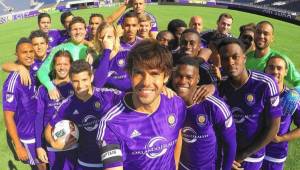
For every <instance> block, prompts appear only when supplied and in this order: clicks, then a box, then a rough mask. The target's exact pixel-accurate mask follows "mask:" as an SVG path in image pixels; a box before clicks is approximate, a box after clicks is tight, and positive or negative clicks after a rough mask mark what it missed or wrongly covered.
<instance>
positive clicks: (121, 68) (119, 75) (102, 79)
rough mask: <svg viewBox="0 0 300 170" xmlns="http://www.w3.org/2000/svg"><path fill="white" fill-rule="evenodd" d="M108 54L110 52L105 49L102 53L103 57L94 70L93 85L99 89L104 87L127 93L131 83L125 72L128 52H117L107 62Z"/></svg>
mask: <svg viewBox="0 0 300 170" xmlns="http://www.w3.org/2000/svg"><path fill="white" fill-rule="evenodd" d="M110 53H111V50H107V49H105V50H104V51H103V56H102V57H101V58H100V61H99V64H98V66H97V67H96V68H95V79H94V85H95V86H96V87H99V88H100V87H102V86H103V85H104V86H105V87H110V88H114V89H118V90H120V91H129V90H130V89H131V81H130V78H129V75H128V73H127V72H126V71H125V66H126V58H127V54H128V51H123V52H119V53H117V55H116V56H115V57H114V58H113V59H111V60H109V55H110Z"/></svg>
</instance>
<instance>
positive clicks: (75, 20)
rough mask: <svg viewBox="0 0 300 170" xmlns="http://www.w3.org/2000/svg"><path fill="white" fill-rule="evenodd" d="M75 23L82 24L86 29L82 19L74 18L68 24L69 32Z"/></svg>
mask: <svg viewBox="0 0 300 170" xmlns="http://www.w3.org/2000/svg"><path fill="white" fill-rule="evenodd" d="M76 23H82V24H84V27H85V28H86V24H85V21H84V19H83V18H82V17H74V18H73V19H72V21H71V22H70V25H69V30H71V27H72V25H74V24H76Z"/></svg>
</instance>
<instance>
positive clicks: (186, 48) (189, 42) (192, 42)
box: [180, 32, 200, 57]
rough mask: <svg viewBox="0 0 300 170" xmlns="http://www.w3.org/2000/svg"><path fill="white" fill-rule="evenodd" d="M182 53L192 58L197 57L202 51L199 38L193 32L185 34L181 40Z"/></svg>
mask: <svg viewBox="0 0 300 170" xmlns="http://www.w3.org/2000/svg"><path fill="white" fill-rule="evenodd" d="M180 51H181V53H182V54H186V55H190V56H192V57H195V56H197V55H198V53H199V51H200V39H199V36H198V35H197V34H195V33H192V32H188V33H185V34H183V35H182V37H181V40H180Z"/></svg>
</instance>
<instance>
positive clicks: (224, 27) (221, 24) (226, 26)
mask: <svg viewBox="0 0 300 170" xmlns="http://www.w3.org/2000/svg"><path fill="white" fill-rule="evenodd" d="M231 25H232V18H227V17H224V16H223V17H222V18H221V19H220V21H218V22H217V30H218V32H220V33H222V34H228V33H230V30H231Z"/></svg>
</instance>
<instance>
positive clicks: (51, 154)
mask: <svg viewBox="0 0 300 170" xmlns="http://www.w3.org/2000/svg"><path fill="white" fill-rule="evenodd" d="M47 151H48V160H49V166H50V169H61V170H72V169H74V168H75V165H76V162H77V147H75V148H73V149H70V150H66V151H58V150H55V149H53V148H50V147H47Z"/></svg>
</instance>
